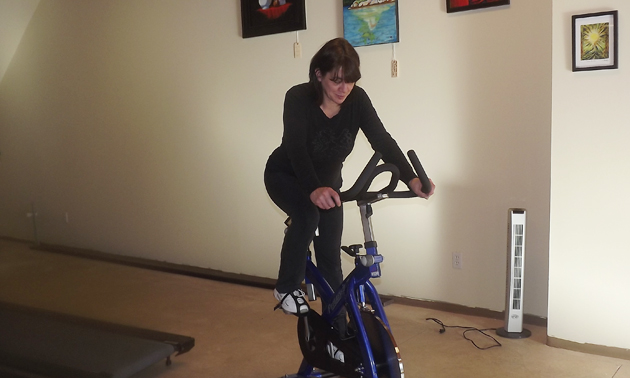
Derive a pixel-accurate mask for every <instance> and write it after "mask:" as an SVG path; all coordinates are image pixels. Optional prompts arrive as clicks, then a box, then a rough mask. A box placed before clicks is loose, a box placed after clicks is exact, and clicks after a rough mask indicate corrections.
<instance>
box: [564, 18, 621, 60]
mask: <svg viewBox="0 0 630 378" xmlns="http://www.w3.org/2000/svg"><path fill="white" fill-rule="evenodd" d="M572 21H573V22H572V28H573V32H572V37H573V38H572V52H573V54H572V55H573V65H572V66H573V67H572V68H573V72H575V71H592V70H607V69H616V68H618V66H619V61H618V57H619V54H618V49H619V42H618V41H617V35H618V33H617V30H618V29H619V28H618V25H617V11H610V12H600V13H588V14H581V15H575V16H573V17H572Z"/></svg>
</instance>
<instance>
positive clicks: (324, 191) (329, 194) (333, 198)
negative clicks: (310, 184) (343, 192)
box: [311, 187, 341, 210]
mask: <svg viewBox="0 0 630 378" xmlns="http://www.w3.org/2000/svg"><path fill="white" fill-rule="evenodd" d="M311 202H313V203H314V204H315V206H317V207H319V208H320V209H322V210H328V209H332V208H333V207H335V206H341V198H339V193H337V192H336V191H335V190H334V189H333V188H329V187H321V188H317V189H315V190H313V192H312V193H311Z"/></svg>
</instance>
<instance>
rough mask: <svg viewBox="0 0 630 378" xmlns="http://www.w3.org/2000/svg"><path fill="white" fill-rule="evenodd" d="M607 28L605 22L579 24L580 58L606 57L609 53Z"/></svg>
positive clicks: (607, 25)
mask: <svg viewBox="0 0 630 378" xmlns="http://www.w3.org/2000/svg"><path fill="white" fill-rule="evenodd" d="M608 30H609V24H608V23H607V22H605V23H599V24H590V25H582V26H581V28H580V34H581V36H582V37H581V41H582V51H581V54H580V55H581V59H582V60H595V59H608V57H609V55H610V44H609V41H610V38H609V35H608Z"/></svg>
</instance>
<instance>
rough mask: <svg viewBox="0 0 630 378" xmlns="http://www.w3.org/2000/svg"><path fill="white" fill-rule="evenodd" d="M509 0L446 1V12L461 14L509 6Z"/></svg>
mask: <svg viewBox="0 0 630 378" xmlns="http://www.w3.org/2000/svg"><path fill="white" fill-rule="evenodd" d="M509 4H510V0H446V12H447V13H453V12H462V11H467V10H473V9H481V8H489V7H498V6H499V5H509Z"/></svg>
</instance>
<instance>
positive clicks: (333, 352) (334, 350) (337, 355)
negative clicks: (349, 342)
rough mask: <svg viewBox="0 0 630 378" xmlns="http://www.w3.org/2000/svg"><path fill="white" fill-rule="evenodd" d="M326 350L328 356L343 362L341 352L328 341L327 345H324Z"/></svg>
mask: <svg viewBox="0 0 630 378" xmlns="http://www.w3.org/2000/svg"><path fill="white" fill-rule="evenodd" d="M326 350H328V355H330V357H332V358H334V359H335V360H337V361H340V362H345V361H344V358H343V352H342V351H341V350H340V349H339V348H337V347H336V346H335V345H334V344H333V343H331V342H330V341H329V342H328V345H326Z"/></svg>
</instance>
